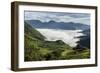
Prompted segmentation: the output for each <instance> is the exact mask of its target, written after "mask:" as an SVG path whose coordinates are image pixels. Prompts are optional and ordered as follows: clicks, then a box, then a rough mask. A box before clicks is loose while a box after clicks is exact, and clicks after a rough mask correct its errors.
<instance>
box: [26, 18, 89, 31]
mask: <svg viewBox="0 0 100 73" xmlns="http://www.w3.org/2000/svg"><path fill="white" fill-rule="evenodd" d="M26 22H27V23H28V24H30V25H32V27H34V28H41V29H42V28H45V29H46V28H47V29H62V30H87V29H89V28H90V26H89V25H86V24H81V23H74V22H66V23H65V22H55V21H49V22H41V21H40V20H26Z"/></svg>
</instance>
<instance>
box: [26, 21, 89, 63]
mask: <svg viewBox="0 0 100 73" xmlns="http://www.w3.org/2000/svg"><path fill="white" fill-rule="evenodd" d="M24 23H25V25H24V28H25V29H24V45H25V46H24V49H25V51H24V57H25V58H24V60H25V61H44V60H70V59H86V58H90V49H89V48H87V47H85V48H80V47H71V46H69V45H67V44H65V43H64V42H63V41H61V40H57V41H46V40H44V39H45V37H44V36H43V35H42V34H41V33H40V32H38V31H37V30H36V29H35V28H33V27H32V26H31V25H29V24H28V23H26V22H24ZM65 37H66V36H65Z"/></svg>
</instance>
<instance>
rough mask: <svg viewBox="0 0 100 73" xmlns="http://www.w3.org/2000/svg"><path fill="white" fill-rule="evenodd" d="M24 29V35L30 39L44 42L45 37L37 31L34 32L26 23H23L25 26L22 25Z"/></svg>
mask: <svg viewBox="0 0 100 73" xmlns="http://www.w3.org/2000/svg"><path fill="white" fill-rule="evenodd" d="M24 27H25V29H24V31H25V34H27V35H29V36H31V37H34V38H38V39H40V40H44V39H45V37H44V36H43V35H41V33H40V32H38V31H37V30H35V29H34V28H32V26H31V25H29V24H28V23H26V22H25V25H24Z"/></svg>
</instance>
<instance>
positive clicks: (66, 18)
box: [24, 11, 90, 25]
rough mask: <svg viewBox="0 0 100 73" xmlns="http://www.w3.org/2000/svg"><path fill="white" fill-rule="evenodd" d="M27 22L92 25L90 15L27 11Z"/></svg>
mask: <svg viewBox="0 0 100 73" xmlns="http://www.w3.org/2000/svg"><path fill="white" fill-rule="evenodd" d="M24 15H25V20H40V21H41V22H49V21H51V20H53V21H56V22H75V23H83V24H87V25H89V24H90V14H88V13H67V12H66V13H65V12H43V11H25V13H24Z"/></svg>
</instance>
